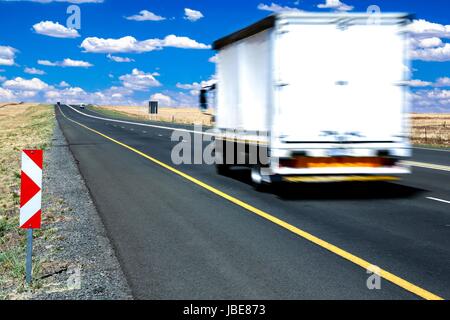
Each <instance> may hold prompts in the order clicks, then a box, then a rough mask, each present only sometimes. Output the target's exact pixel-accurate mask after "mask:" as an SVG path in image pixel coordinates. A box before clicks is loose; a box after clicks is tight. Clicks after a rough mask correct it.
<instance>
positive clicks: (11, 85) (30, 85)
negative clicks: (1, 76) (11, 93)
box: [2, 77, 49, 91]
mask: <svg viewBox="0 0 450 320" xmlns="http://www.w3.org/2000/svg"><path fill="white" fill-rule="evenodd" d="M2 86H3V88H6V89H10V90H22V91H41V90H44V89H47V88H48V87H49V85H48V84H46V83H45V82H43V81H42V80H40V79H38V78H33V79H31V80H27V79H23V78H21V77H17V78H15V79H12V80H7V81H5V82H3V85H2Z"/></svg>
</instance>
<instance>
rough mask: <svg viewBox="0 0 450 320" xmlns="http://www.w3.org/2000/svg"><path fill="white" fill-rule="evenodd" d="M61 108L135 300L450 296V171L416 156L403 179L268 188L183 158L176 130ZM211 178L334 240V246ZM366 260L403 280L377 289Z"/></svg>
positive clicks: (430, 156)
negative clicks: (174, 153)
mask: <svg viewBox="0 0 450 320" xmlns="http://www.w3.org/2000/svg"><path fill="white" fill-rule="evenodd" d="M61 110H62V112H63V113H64V115H65V116H66V117H64V116H63V115H62V114H61ZM61 110H59V109H58V108H56V116H57V119H58V121H59V124H60V126H61V128H62V130H63V132H64V134H65V136H66V138H67V140H68V143H69V145H70V149H71V151H72V153H73V155H74V157H75V159H76V160H77V162H78V166H79V169H80V171H81V174H82V175H83V177H84V179H85V181H86V183H87V186H88V188H89V190H90V192H91V194H92V197H93V199H94V202H95V204H96V206H97V208H98V211H99V213H100V215H101V218H102V220H103V222H104V224H105V226H106V229H107V232H108V235H109V237H110V239H111V241H112V243H113V245H114V247H115V250H116V253H117V255H118V258H119V261H120V264H121V266H122V268H123V270H124V272H125V275H126V277H127V280H128V282H129V284H130V286H131V288H132V291H133V295H134V297H135V298H137V299H422V298H423V297H424V296H427V294H428V293H432V294H434V295H437V296H440V297H442V298H447V299H448V298H450V246H449V245H448V242H449V240H450V202H445V201H450V183H449V181H450V171H445V170H442V168H441V169H439V170H438V169H429V168H421V167H415V168H414V170H413V171H414V172H413V174H412V175H410V176H407V177H405V178H404V179H403V180H402V181H400V182H396V183H370V184H354V183H352V184H345V185H319V186H317V185H316V186H310V185H308V186H306V187H305V186H299V185H293V186H288V187H282V188H278V189H276V190H274V191H273V192H271V193H261V192H257V191H255V190H254V189H253V188H252V187H251V186H250V177H249V172H248V170H235V171H233V173H232V175H231V176H230V177H224V176H218V175H217V174H216V172H215V169H214V167H213V166H210V165H205V164H203V165H179V166H176V165H173V164H172V161H171V157H170V155H171V150H172V147H173V146H174V145H175V144H176V143H177V142H172V141H171V134H172V131H171V130H167V129H163V128H155V127H143V126H139V125H133V124H131V123H130V124H125V123H118V122H114V121H108V120H99V119H94V118H90V117H86V116H84V115H82V114H80V113H78V112H75V111H74V110H72V109H71V108H70V107H68V106H62V107H61ZM81 112H83V113H85V114H92V115H95V116H99V115H98V114H94V113H93V112H91V111H88V110H81ZM69 119H71V120H73V121H76V122H78V123H79V124H77V123H74V122H73V121H70V120H69ZM80 124H82V125H84V126H87V127H89V128H91V129H93V130H96V131H97V133H96V132H93V131H91V130H89V129H87V128H86V127H83V126H81V125H80ZM161 125H162V126H171V127H177V128H183V127H185V128H189V127H186V126H180V125H172V124H161ZM99 133H101V134H103V135H106V136H107V137H106V136H102V135H100V134H99ZM108 138H110V139H115V140H116V141H117V142H120V143H123V144H124V145H120V144H118V143H117V142H113V141H111V140H110V139H108ZM129 148H133V149H134V150H135V151H133V150H130V149H129ZM136 151H137V152H141V153H142V154H138V153H136ZM143 154H145V155H147V156H150V157H151V159H148V158H146V157H144V156H143ZM449 156H450V152H445V151H434V150H425V149H415V150H414V157H413V159H412V160H413V161H416V162H426V163H434V164H439V165H445V166H450V157H449ZM155 161H156V162H155ZM158 161H160V162H158ZM166 164H167V165H169V166H170V167H171V168H172V167H174V168H176V169H178V170H179V171H180V172H181V175H180V173H179V172H173V170H171V169H170V168H167V167H165V165H166ZM447 168H448V167H447ZM183 174H185V175H188V176H183ZM192 178H195V179H197V180H196V181H197V182H200V184H205V185H206V186H207V187H205V186H202V185H199V183H196V182H193V181H192ZM208 187H210V189H208ZM211 188H214V190H219V191H220V192H222V193H223V194H225V195H226V196H228V197H233V199H238V200H239V201H242V202H243V203H244V204H247V205H250V206H252V208H257V209H261V210H264V213H267V214H269V215H270V217H274V218H278V219H280V220H279V221H282V223H287V224H289V226H293V227H294V228H299V229H300V230H302V231H305V232H307V233H308V234H310V235H311V236H315V237H317V238H318V239H320V240H323V241H326V242H327V243H328V244H331V245H333V246H336V247H333V248H331V249H327V248H324V246H323V245H318V244H317V242H316V243H314V242H315V241H311V239H310V238H308V236H306V237H303V236H299V235H298V234H296V233H295V232H292V231H291V230H288V229H287V228H284V227H282V226H280V225H279V224H276V223H273V221H269V220H270V219H269V220H268V219H266V218H264V217H262V216H260V215H258V214H255V213H254V212H252V210H249V209H247V208H246V207H245V206H242V205H239V204H236V202H234V203H233V202H232V201H229V200H228V199H227V198H226V197H224V196H223V195H218V194H217V193H214V192H213V191H211ZM442 200H444V201H442ZM277 221H278V220H277ZM336 248H340V249H342V250H345V253H351V254H352V255H353V256H352V257H354V258H351V259H344V258H343V257H342V254H341V255H339V254H337V253H336V252H337V251H338V250H337V249H336ZM338 253H339V251H338ZM357 259H364V260H365V261H368V262H370V263H372V264H374V265H376V266H379V267H380V268H382V269H383V270H386V271H389V272H390V273H391V274H392V275H394V281H393V282H391V281H388V280H387V279H386V278H389V277H388V276H387V277H384V278H382V279H381V289H379V290H377V289H373V290H369V289H368V288H367V283H366V282H367V279H368V277H369V276H371V274H370V273H368V272H367V271H366V270H365V269H364V268H362V267H361V266H359V265H357V264H356V263H355V260H357ZM403 280H406V281H408V283H409V284H411V285H412V286H413V287H414V288H415V290H414V289H411V286H410V285H409V284H408V283H407V284H406V285H401V284H402V281H403ZM420 289H424V290H427V292H428V293H425V294H417V291H418V290H419V291H420Z"/></svg>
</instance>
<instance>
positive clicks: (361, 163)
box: [279, 156, 396, 168]
mask: <svg viewBox="0 0 450 320" xmlns="http://www.w3.org/2000/svg"><path fill="white" fill-rule="evenodd" d="M279 163H280V167H287V168H330V167H332V168H335V167H364V168H378V167H391V166H393V165H395V163H396V160H395V159H392V158H382V157H302V156H300V157H294V158H289V159H280V161H279Z"/></svg>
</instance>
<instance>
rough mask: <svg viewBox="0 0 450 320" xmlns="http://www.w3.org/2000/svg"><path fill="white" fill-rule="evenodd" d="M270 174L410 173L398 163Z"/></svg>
mask: <svg viewBox="0 0 450 320" xmlns="http://www.w3.org/2000/svg"><path fill="white" fill-rule="evenodd" d="M270 171H271V173H272V174H275V175H280V176H298V175H305V176H311V175H376V176H385V175H404V174H409V173H411V170H410V168H409V166H406V165H398V166H395V167H379V168H366V167H361V168H358V167H342V168H339V167H337V168H280V167H274V168H271V169H270Z"/></svg>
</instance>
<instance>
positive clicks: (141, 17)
mask: <svg viewBox="0 0 450 320" xmlns="http://www.w3.org/2000/svg"><path fill="white" fill-rule="evenodd" d="M125 19H127V20H134V21H162V20H166V18H164V17H161V16H158V15H157V14H154V13H153V12H150V11H148V10H141V11H140V12H139V14H135V15H132V16H129V17H125Z"/></svg>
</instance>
